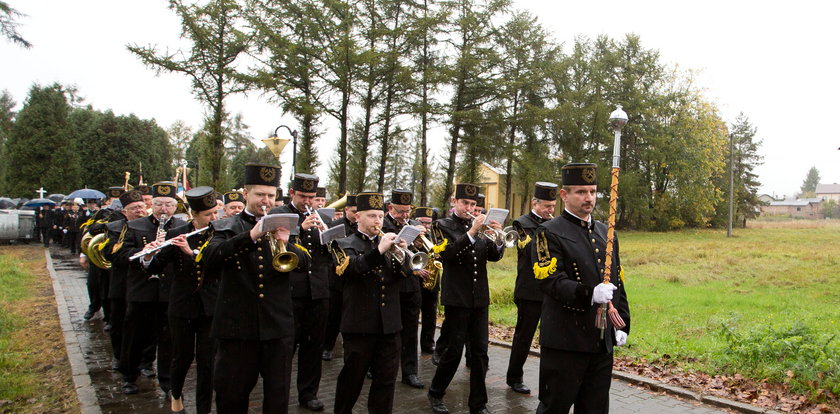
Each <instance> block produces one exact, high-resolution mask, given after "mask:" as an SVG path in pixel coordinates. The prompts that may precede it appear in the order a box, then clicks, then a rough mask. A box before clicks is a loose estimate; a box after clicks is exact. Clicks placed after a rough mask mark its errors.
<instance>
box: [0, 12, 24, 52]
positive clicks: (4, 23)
mask: <svg viewBox="0 0 840 414" xmlns="http://www.w3.org/2000/svg"><path fill="white" fill-rule="evenodd" d="M24 16H26V15H25V14H22V13H21V12H19V11H17V10H15V9H13V8H12V7H11V6H9V3H8V2H5V1H0V35H3V37H5V38H6V39H7V40H9V41H11V42H12V43H17V44H18V45H20V46H23V47H25V48H27V49H29V48H31V47H32V43H29V42H28V41H27V40H26V39H24V38H23V36H21V35H20V33H18V31H17V28H18V26H20V23H18V22H16V21H15V19H17V18H18V17H24Z"/></svg>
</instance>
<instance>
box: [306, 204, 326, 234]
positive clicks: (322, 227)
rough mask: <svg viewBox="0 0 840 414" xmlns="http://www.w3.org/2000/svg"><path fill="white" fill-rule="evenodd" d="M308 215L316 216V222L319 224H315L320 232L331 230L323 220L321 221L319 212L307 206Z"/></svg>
mask: <svg viewBox="0 0 840 414" xmlns="http://www.w3.org/2000/svg"><path fill="white" fill-rule="evenodd" d="M306 215H308V216H315V221H317V222H318V223H317V224H315V227H318V230H321V231H324V230H327V229H329V228H330V227H329V226H327V225H326V224H325V223H324V222H323V220H321V215H320V214H318V212H317V211H315V210H314V209H313V208H312V207H309V206H306Z"/></svg>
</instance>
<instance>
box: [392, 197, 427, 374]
mask: <svg viewBox="0 0 840 414" xmlns="http://www.w3.org/2000/svg"><path fill="white" fill-rule="evenodd" d="M413 198H414V194H412V192H411V191H408V190H403V189H395V190H392V191H391V203H390V204H388V213H386V214H385V221H384V222H383V223H382V231H383V232H385V233H395V234H399V232H400V230H402V228H403V226H406V225H409V226H419V225H420V223H419V222H417V221H413V220H412V221H410V220H409V218H408V217H409V216H410V215H411V203H412V201H413ZM424 231H425V229H424ZM415 250H416V249H415ZM411 276H412V277H406V278H405V279H403V281H402V282H401V283H400V317H401V318H402V327H403V330H402V333H401V334H400V344H401V347H402V349H401V350H400V370H401V371H402V383H403V384H407V385H409V386H410V387H413V388H423V387H425V385H424V384H423V381H421V380H420V377H419V376H418V375H417V323H418V318H419V317H420V276H419V275H418V276H414V275H413V274H411Z"/></svg>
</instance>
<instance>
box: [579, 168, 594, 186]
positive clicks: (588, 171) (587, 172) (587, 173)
mask: <svg viewBox="0 0 840 414" xmlns="http://www.w3.org/2000/svg"><path fill="white" fill-rule="evenodd" d="M580 175H581V177H583V181H586V182H587V183H594V182H595V169H594V168H591V167H590V168H584V169H583V171H582V172H581V174H580Z"/></svg>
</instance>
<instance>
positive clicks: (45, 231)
mask: <svg viewBox="0 0 840 414" xmlns="http://www.w3.org/2000/svg"><path fill="white" fill-rule="evenodd" d="M51 230H52V229H51V228H49V227H42V228H41V238H42V239H43V241H44V247H50V231H51Z"/></svg>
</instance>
